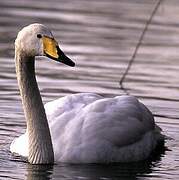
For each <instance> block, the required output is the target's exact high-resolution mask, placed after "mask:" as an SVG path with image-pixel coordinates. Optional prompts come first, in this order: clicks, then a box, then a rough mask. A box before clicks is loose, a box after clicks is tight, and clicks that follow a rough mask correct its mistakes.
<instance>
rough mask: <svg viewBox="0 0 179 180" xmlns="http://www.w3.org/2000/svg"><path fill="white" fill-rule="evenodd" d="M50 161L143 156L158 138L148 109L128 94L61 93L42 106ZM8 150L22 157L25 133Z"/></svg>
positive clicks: (118, 159) (98, 160)
mask: <svg viewBox="0 0 179 180" xmlns="http://www.w3.org/2000/svg"><path fill="white" fill-rule="evenodd" d="M45 111H46V115H47V119H48V124H49V127H50V133H51V138H52V144H53V151H54V158H55V161H56V162H68V163H109V162H131V161H139V160H143V159H146V158H147V157H148V156H149V155H150V153H151V152H152V151H153V150H154V148H155V147H156V145H157V142H158V141H159V140H161V137H163V136H161V134H160V132H159V131H160V130H157V133H156V125H155V123H154V119H153V116H152V114H151V112H150V111H149V110H148V109H147V108H146V107H145V106H144V105H143V104H142V103H140V102H139V101H138V100H137V99H136V98H135V97H133V96H118V97H115V98H103V97H102V96H100V95H97V94H92V93H80V94H73V95H69V96H65V97H63V98H60V99H57V100H55V101H52V102H49V103H47V104H46V105H45ZM10 150H11V152H14V153H17V154H19V155H22V156H28V143H27V135H26V134H24V135H22V136H20V137H19V138H17V139H15V140H14V141H13V142H12V144H11V147H10Z"/></svg>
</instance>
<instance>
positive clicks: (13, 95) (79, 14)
mask: <svg viewBox="0 0 179 180" xmlns="http://www.w3.org/2000/svg"><path fill="white" fill-rule="evenodd" d="M157 2H158V1H156V0H135V1H133V0H110V1H108V0H90V1H89V0H74V1H72V0H51V1H46V0H43V1H36V0H1V1H0V179H22V180H23V179H28V180H30V179H40V180H41V179H42V180H46V179H73V180H74V179H87V180H89V179H92V180H95V179H101V180H106V179H152V180H153V179H178V178H179V175H178V174H179V142H178V139H179V13H178V12H179V1H177V0H172V1H171V0H165V1H162V3H161V5H160V7H159V9H158V10H157V12H156V15H155V16H154V18H153V20H152V23H151V24H150V26H149V28H148V31H147V33H146V34H145V37H144V39H143V41H142V44H141V46H140V48H139V51H138V53H137V56H136V58H135V60H134V63H133V64H132V67H131V69H130V71H129V73H128V74H127V76H126V79H125V81H124V84H123V85H124V87H125V88H126V89H127V90H128V92H129V93H130V94H132V95H135V96H137V97H138V98H139V99H140V100H141V101H142V102H143V103H145V104H146V105H147V106H148V107H149V108H150V109H151V111H152V112H153V113H154V115H155V119H156V122H157V124H158V125H159V126H160V127H161V128H162V129H163V131H164V134H165V135H167V136H169V137H170V139H168V140H167V141H166V147H167V148H168V150H166V151H165V152H163V153H161V154H160V155H158V156H156V157H153V158H151V159H149V160H147V161H145V162H139V163H132V164H110V165H70V164H64V163H61V164H58V165H54V166H32V165H29V164H28V163H26V162H24V161H23V160H22V159H21V158H18V157H13V156H12V155H11V153H10V152H9V145H10V143H11V141H12V140H13V139H14V138H15V137H17V136H19V135H20V134H22V133H24V131H25V128H26V126H25V121H24V115H23V111H22V107H21V102H20V97H19V91H18V88H17V81H16V75H15V70H14V69H15V67H14V60H13V57H14V44H13V43H14V39H15V37H16V34H17V32H18V31H19V30H20V29H21V28H22V27H23V26H25V25H28V24H30V23H33V22H40V23H43V24H46V25H47V26H49V28H50V29H51V30H52V32H53V34H54V36H55V37H56V39H57V40H58V41H59V42H60V45H61V48H62V49H63V50H64V51H65V52H66V54H68V56H70V57H71V58H72V59H74V60H75V61H76V64H77V66H76V68H69V67H66V66H63V65H61V64H57V63H55V62H50V61H48V60H47V59H45V58H38V61H37V66H36V68H37V78H38V82H39V86H40V89H41V94H42V97H43V100H44V102H48V101H51V100H53V99H56V98H58V97H62V96H64V95H67V94H71V93H76V92H95V93H99V94H103V95H104V96H112V95H120V94H125V92H124V91H123V90H121V89H120V88H119V87H120V86H119V81H120V79H121V77H122V75H123V73H124V72H125V69H126V68H127V65H128V63H129V60H130V58H131V56H132V55H133V52H134V50H135V47H136V45H137V43H138V41H139V38H140V36H141V33H142V31H143V29H144V26H145V23H146V21H147V20H148V19H149V16H150V15H151V12H152V11H153V9H154V6H155V4H156V3H157Z"/></svg>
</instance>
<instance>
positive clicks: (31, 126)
mask: <svg viewBox="0 0 179 180" xmlns="http://www.w3.org/2000/svg"><path fill="white" fill-rule="evenodd" d="M15 60H16V73H17V79H18V85H19V89H20V94H21V97H22V104H23V109H24V114H25V119H26V122H27V134H28V151H29V156H28V161H29V162H30V163H32V164H51V163H53V162H54V152H53V146H52V140H51V136H50V130H49V126H48V122H47V117H46V114H45V109H44V106H43V103H42V99H41V96H40V92H39V89H38V85H37V81H36V78H35V69H34V62H35V57H28V56H26V55H25V53H23V52H21V51H19V50H17V49H16V56H15Z"/></svg>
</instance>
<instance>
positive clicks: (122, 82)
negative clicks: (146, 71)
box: [119, 0, 162, 95]
mask: <svg viewBox="0 0 179 180" xmlns="http://www.w3.org/2000/svg"><path fill="white" fill-rule="evenodd" d="M161 3H162V0H158V2H157V3H156V5H155V6H154V9H153V11H152V14H151V15H150V17H149V19H148V21H147V22H146V23H145V27H144V30H143V31H142V34H141V36H140V38H139V41H138V43H137V45H136V47H135V49H134V53H133V54H132V56H131V59H130V61H129V63H128V66H127V68H126V70H125V72H124V74H123V75H122V77H121V79H120V81H119V85H120V89H122V90H123V91H124V92H125V93H126V94H127V95H129V92H128V91H127V89H126V88H125V87H124V81H125V79H126V76H127V75H128V72H129V70H130V69H131V66H132V64H133V62H134V60H135V58H136V55H137V52H138V50H139V48H140V46H141V43H142V40H143V38H144V36H145V34H146V32H147V30H148V27H149V25H150V24H151V22H152V19H153V17H154V16H155V14H156V12H157V10H158V8H159V6H160V4H161Z"/></svg>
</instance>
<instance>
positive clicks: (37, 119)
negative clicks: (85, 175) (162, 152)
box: [10, 24, 163, 164]
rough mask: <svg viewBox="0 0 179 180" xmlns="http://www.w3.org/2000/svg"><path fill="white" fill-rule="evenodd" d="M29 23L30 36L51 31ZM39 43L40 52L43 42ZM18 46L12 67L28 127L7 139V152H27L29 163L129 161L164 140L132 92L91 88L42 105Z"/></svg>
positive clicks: (25, 153) (135, 159)
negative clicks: (105, 93)
mask: <svg viewBox="0 0 179 180" xmlns="http://www.w3.org/2000/svg"><path fill="white" fill-rule="evenodd" d="M31 29H33V31H35V32H33V33H34V34H35V35H34V36H35V37H36V33H41V34H43V33H44V32H46V33H47V35H50V37H51V36H52V35H51V33H49V31H48V30H47V29H46V28H45V27H44V26H42V25H39V24H33V25H30V26H28V27H27V29H25V30H26V32H29V30H31ZM25 30H24V31H25ZM24 31H23V30H22V32H23V33H25V32H24ZM36 31H37V32H36ZM31 34H32V33H31ZM45 35H46V34H45ZM18 36H20V35H18ZM18 38H19V39H20V37H18ZM18 38H17V39H18ZM18 42H19V41H17V44H18ZM17 46H18V45H17ZM16 49H18V50H19V49H20V48H19V47H18V48H16ZM39 49H40V52H41V49H42V47H40V48H39ZM19 51H20V50H19ZM19 51H18V52H17V50H16V69H17V76H18V82H19V87H20V91H21V96H22V101H23V107H24V112H25V117H26V121H27V132H26V133H25V134H24V135H22V136H20V137H19V138H17V139H15V140H14V141H13V142H12V144H11V147H10V150H11V152H14V153H18V154H19V155H22V156H27V157H28V159H29V162H31V163H33V164H40V163H41V164H44V163H53V161H54V160H55V161H56V162H70V163H109V162H131V161H139V160H143V159H146V158H147V157H148V156H149V155H150V154H151V152H152V151H153V150H154V149H155V147H156V145H157V144H158V142H159V141H161V140H163V136H162V135H161V134H160V129H159V128H158V127H157V126H156V125H155V123H154V119H153V116H152V114H151V112H150V111H149V110H148V109H147V108H146V107H145V106H144V105H143V104H142V103H140V102H139V101H138V100H137V99H136V98H135V97H132V96H118V97H115V98H103V97H102V96H99V95H96V94H92V93H81V94H74V95H69V96H66V97H63V98H60V99H57V100H55V101H52V102H50V103H47V104H46V105H45V111H44V109H43V105H42V102H41V98H40V94H38V87H37V84H36V81H35V78H34V77H33V73H34V71H33V64H31V63H30V62H32V61H34V60H32V59H29V60H27V61H26V60H24V59H23V58H26V59H28V57H29V56H28V55H26V56H25V55H24V54H23V57H21V56H20V57H21V58H18V57H19V54H20V53H19ZM23 52H24V51H23ZM39 54H41V53H39ZM35 55H36V54H34V55H33V57H34V56H35ZM48 55H49V54H48ZM30 57H32V56H30ZM70 63H71V62H70ZM22 64H23V65H22ZM24 64H26V65H24ZM67 64H69V63H67ZM70 65H73V64H70ZM28 69H30V70H31V71H29V70H28ZM28 71H29V72H30V73H28ZM30 74H31V75H32V77H31V75H30ZM24 76H25V79H24ZM26 86H27V87H26ZM34 87H35V88H34ZM34 94H35V98H33V97H34ZM38 98H39V99H38ZM45 112H46V113H45ZM46 116H47V118H46ZM47 119H48V123H47ZM48 126H49V129H50V133H49V129H48ZM44 139H45V140H44ZM49 154H50V155H49Z"/></svg>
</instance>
